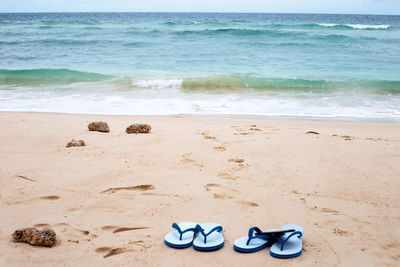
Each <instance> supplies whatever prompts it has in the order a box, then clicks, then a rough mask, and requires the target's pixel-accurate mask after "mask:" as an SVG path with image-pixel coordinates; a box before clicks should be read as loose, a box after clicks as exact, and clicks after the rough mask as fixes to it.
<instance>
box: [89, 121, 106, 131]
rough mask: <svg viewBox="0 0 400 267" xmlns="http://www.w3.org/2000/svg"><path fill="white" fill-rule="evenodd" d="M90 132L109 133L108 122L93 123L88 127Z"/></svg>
mask: <svg viewBox="0 0 400 267" xmlns="http://www.w3.org/2000/svg"><path fill="white" fill-rule="evenodd" d="M88 128H89V131H96V132H103V133H108V132H109V131H110V127H108V124H107V122H104V121H96V122H91V123H89V125H88Z"/></svg>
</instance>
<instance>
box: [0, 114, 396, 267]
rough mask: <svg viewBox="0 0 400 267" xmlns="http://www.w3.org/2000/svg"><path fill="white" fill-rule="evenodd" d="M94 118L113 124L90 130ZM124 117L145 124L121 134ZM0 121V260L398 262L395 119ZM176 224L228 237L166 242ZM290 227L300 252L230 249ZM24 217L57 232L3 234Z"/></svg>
mask: <svg viewBox="0 0 400 267" xmlns="http://www.w3.org/2000/svg"><path fill="white" fill-rule="evenodd" d="M99 120H103V121H107V122H108V123H109V125H110V128H111V132H110V133H100V132H89V131H88V129H87V125H88V123H89V122H91V121H99ZM132 123H148V124H150V125H151V126H152V131H151V133H150V134H137V135H135V134H130V135H128V134H126V133H125V129H126V127H127V126H128V125H130V124H132ZM0 124H1V130H0V159H1V160H0V199H1V216H0V265H1V266H21V265H39V264H40V265H49V266H70V265H74V266H81V265H88V266H94V265H95V266H101V265H103V266H105V265H108V266H110V265H112V266H116V265H126V266H138V265H139V266H141V265H144V266H246V265H247V266H276V265H284V266H287V265H289V266H310V265H315V266H321V265H327V266H335V265H343V266H373V265H392V266H395V265H397V266H398V265H399V264H400V230H399V229H400V202H399V200H400V125H399V124H365V123H364V124H355V123H321V122H297V121H269V120H267V119H256V118H247V119H243V118H194V117H188V116H186V117H185V116H166V117H162V116H146V117H144V116H142V117H134V116H100V115H68V114H46V113H4V112H3V113H0ZM309 131H311V132H309ZM307 132H309V133H307ZM71 139H75V140H80V139H81V140H84V141H85V142H86V146H85V147H70V148H66V147H65V146H66V144H67V143H68V142H69V141H70V140H71ZM242 160H243V161H242ZM180 221H195V222H200V223H201V222H218V223H221V224H222V225H223V227H224V236H225V247H224V248H222V249H221V250H219V251H215V252H210V253H204V252H197V251H195V250H194V249H193V248H188V249H183V250H176V249H172V248H169V247H167V246H165V245H164V243H163V239H164V236H165V234H167V233H168V232H169V231H170V230H171V224H172V223H173V222H180ZM287 223H291V224H298V225H301V226H303V227H304V244H303V245H304V246H303V247H304V249H303V254H302V255H301V256H300V257H298V258H295V259H290V260H280V259H275V258H273V257H271V256H270V255H269V250H268V249H265V250H263V251H260V252H257V253H252V254H240V253H237V252H235V251H234V250H233V241H234V240H235V239H236V238H238V237H241V236H244V235H247V231H248V229H249V227H251V226H259V227H260V228H262V229H264V230H265V229H269V228H279V227H280V226H282V225H284V224H287ZM33 226H36V227H39V228H41V227H45V226H50V227H51V228H52V229H54V231H55V232H56V233H57V238H58V239H59V241H58V242H57V244H56V245H55V246H54V247H52V248H46V247H33V246H30V245H29V244H26V243H15V242H13V241H12V240H11V234H12V232H13V231H14V230H16V229H17V228H22V227H33Z"/></svg>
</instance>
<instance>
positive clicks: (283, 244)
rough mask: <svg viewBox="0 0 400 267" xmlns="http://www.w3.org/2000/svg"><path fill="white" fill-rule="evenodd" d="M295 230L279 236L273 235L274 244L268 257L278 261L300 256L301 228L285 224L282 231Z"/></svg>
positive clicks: (301, 248) (301, 244)
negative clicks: (278, 259)
mask: <svg viewBox="0 0 400 267" xmlns="http://www.w3.org/2000/svg"><path fill="white" fill-rule="evenodd" d="M290 229H293V230H295V231H294V232H288V233H285V234H283V235H281V236H276V235H273V238H274V239H275V241H276V242H275V244H273V245H272V246H271V249H270V255H271V256H273V257H276V258H280V259H290V258H295V257H298V256H300V255H301V252H302V250H303V227H301V226H298V225H293V224H286V225H284V226H283V227H282V230H290Z"/></svg>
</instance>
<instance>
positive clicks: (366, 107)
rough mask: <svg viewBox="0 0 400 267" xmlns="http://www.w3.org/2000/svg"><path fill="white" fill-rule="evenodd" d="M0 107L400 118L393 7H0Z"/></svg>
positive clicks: (399, 24)
mask: <svg viewBox="0 0 400 267" xmlns="http://www.w3.org/2000/svg"><path fill="white" fill-rule="evenodd" d="M0 110H3V111H4V110H12V111H51V112H72V113H102V114H103V113H104V114H182V113H183V114H255V115H272V116H320V117H338V116H339V117H367V118H369V117H375V118H392V119H395V120H400V16H367V15H299V14H209V13H197V14H194V13H193V14H189V13H49V14H46V13H42V14H27V13H23V14H22V13H20V14H0Z"/></svg>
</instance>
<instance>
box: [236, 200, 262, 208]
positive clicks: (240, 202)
mask: <svg viewBox="0 0 400 267" xmlns="http://www.w3.org/2000/svg"><path fill="white" fill-rule="evenodd" d="M237 203H239V204H242V205H246V206H249V207H258V204H257V203H255V202H250V201H245V200H240V201H237Z"/></svg>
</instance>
